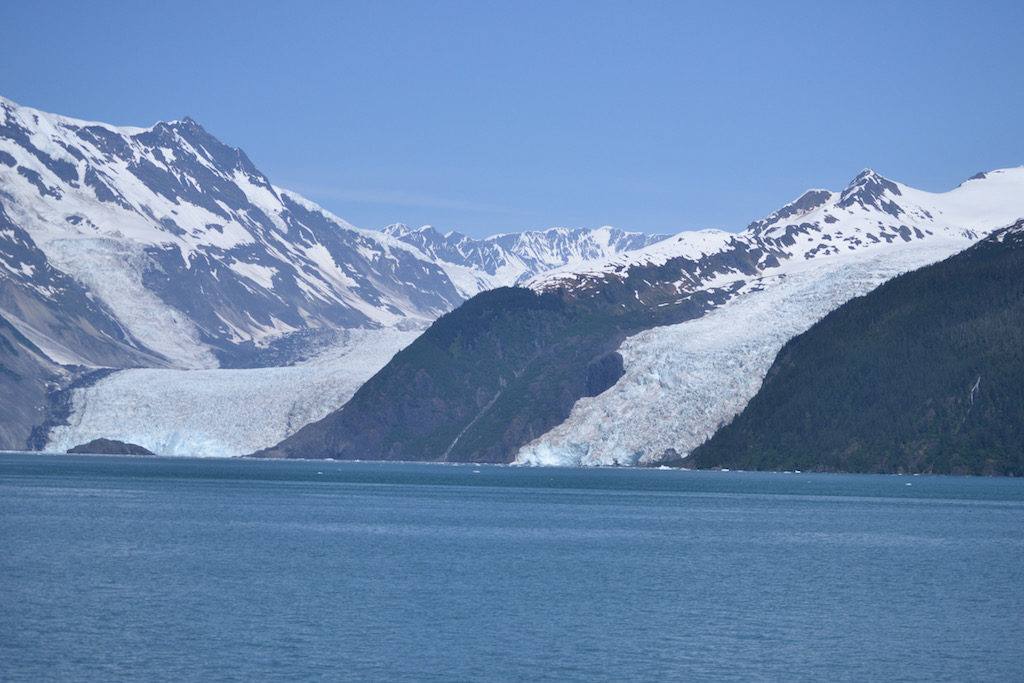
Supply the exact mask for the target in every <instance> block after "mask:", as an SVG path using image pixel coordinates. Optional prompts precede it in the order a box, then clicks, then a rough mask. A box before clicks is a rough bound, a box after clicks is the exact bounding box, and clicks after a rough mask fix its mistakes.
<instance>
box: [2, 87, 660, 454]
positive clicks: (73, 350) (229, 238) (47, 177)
mask: <svg viewBox="0 0 1024 683" xmlns="http://www.w3.org/2000/svg"><path fill="white" fill-rule="evenodd" d="M427 234H428V231H425V230H420V231H408V230H406V231H402V230H398V229H396V228H392V229H390V230H389V231H388V232H386V233H385V232H380V231H375V230H363V229H359V228H356V227H354V226H352V225H350V224H348V223H346V222H345V221H343V220H342V219H340V218H338V217H336V216H334V215H332V214H330V213H329V212H327V211H325V210H324V209H322V208H320V207H319V206H317V205H315V204H313V203H312V202H310V201H308V200H306V199H304V198H302V197H301V196H299V195H297V194H295V193H292V192H289V191H287V190H283V189H281V188H280V187H277V186H275V185H273V184H272V183H271V182H270V181H269V180H268V179H267V177H266V176H265V175H264V174H263V173H261V172H260V171H259V170H258V169H257V168H256V167H255V165H254V164H253V163H252V162H251V161H250V160H249V159H248V157H247V156H246V155H245V153H244V152H242V151H241V150H240V149H236V148H232V147H228V146H226V145H224V144H223V143H221V142H220V141H218V140H217V139H216V138H214V137H213V136H211V135H210V134H209V133H207V132H206V131H205V130H204V129H203V128H202V127H201V126H200V125H199V124H198V123H196V122H195V121H193V120H191V119H189V118H185V119H184V120H182V121H176V122H171V123H158V124H156V125H155V126H152V127H151V128H132V127H115V126H111V125H108V124H104V123H95V122H89V121H80V120H76V119H72V118H68V117H64V116H59V115H55V114H48V113H45V112H41V111H37V110H35V109H30V108H28V107H21V106H19V105H17V104H15V103H13V102H11V101H9V100H6V99H3V98H0V318H2V320H3V321H6V323H8V324H9V325H10V326H11V328H12V329H13V330H14V331H16V332H17V333H18V334H19V335H23V337H24V340H25V343H27V344H30V345H32V347H33V348H34V349H35V350H34V351H32V352H33V353H35V352H36V351H38V352H39V353H41V354H42V355H43V356H44V357H45V358H46V359H48V361H50V362H53V363H57V364H61V365H64V366H75V367H78V368H84V369H90V368H115V369H117V368H153V369H161V372H162V373H165V374H158V375H156V376H153V375H138V376H132V375H131V374H130V373H131V372H134V371H127V374H124V373H117V374H115V375H113V376H109V377H106V378H105V379H103V380H102V381H101V382H99V384H97V385H96V386H94V387H91V388H89V389H86V388H85V387H82V388H80V389H78V390H76V391H75V392H74V397H73V398H74V400H73V401H72V402H71V411H72V412H71V414H70V415H69V416H68V417H69V419H71V420H72V422H75V421H78V422H79V423H81V424H82V425H86V424H93V423H91V422H90V420H91V418H89V417H87V416H88V415H94V414H95V412H96V411H95V410H94V409H95V408H96V407H97V406H96V403H95V402H96V401H108V403H109V405H116V406H119V408H118V412H119V415H118V416H117V418H116V419H115V418H113V417H112V418H111V419H110V421H109V422H114V423H117V424H140V425H143V426H145V425H150V426H152V425H155V424H158V423H161V421H159V420H156V421H155V420H153V419H152V412H147V410H143V409H142V408H138V409H137V410H136V411H135V412H133V409H132V408H131V407H130V406H128V405H126V404H125V400H123V396H124V387H125V386H132V387H133V389H132V391H131V392H130V395H131V396H132V397H133V398H134V403H133V405H135V406H161V405H164V406H166V403H165V402H163V401H162V400H161V394H167V393H168V392H169V394H170V395H175V396H178V395H180V396H187V395H188V394H187V391H185V390H184V389H183V390H181V391H178V390H172V389H171V387H172V386H174V387H196V386H198V385H196V383H195V380H196V378H197V376H190V375H188V374H180V375H177V376H175V375H173V372H174V371H175V370H183V371H192V370H198V369H203V370H214V369H218V368H221V369H223V368H251V367H271V368H272V367H273V366H281V365H293V364H296V363H298V364H300V365H302V364H303V363H305V362H308V361H309V360H310V359H316V358H318V359H321V360H322V359H325V358H327V359H331V360H330V361H329V362H328V361H325V362H328V364H329V365H330V366H331V369H330V370H329V372H328V375H329V376H330V377H332V378H334V381H335V382H336V383H338V386H339V387H344V388H345V390H343V391H342V390H338V391H334V390H328V389H325V390H324V392H323V394H322V398H323V400H324V401H328V402H327V403H325V404H324V405H323V406H317V405H309V406H306V405H305V402H303V408H301V409H297V408H296V407H295V405H293V404H294V400H293V399H292V398H290V397H288V396H286V394H288V393H289V392H293V391H295V386H294V381H296V380H295V377H298V376H300V375H301V374H302V373H301V372H299V371H294V372H291V373H288V372H278V373H275V372H269V373H267V376H266V377H263V376H259V377H257V376H256V375H258V374H259V373H258V372H255V373H249V374H248V375H245V377H247V378H248V379H246V380H243V379H240V376H235V375H216V374H212V375H208V376H205V379H204V382H203V385H202V386H203V390H202V391H196V392H193V393H194V396H193V398H192V399H191V400H190V401H188V407H189V410H195V411H196V413H195V415H196V418H197V419H199V420H200V421H201V420H203V419H208V418H209V416H211V415H218V416H219V415H222V414H223V410H224V409H226V408H225V406H236V407H237V409H238V410H239V411H240V412H239V414H238V415H235V416H229V417H228V419H229V420H233V421H234V422H233V423H237V424H242V423H243V422H244V421H245V418H246V410H245V406H244V405H243V404H242V403H240V402H239V401H237V400H235V399H237V398H238V397H239V396H242V395H245V394H246V392H245V391H241V390H240V387H242V386H243V385H246V384H247V383H248V384H249V385H251V386H260V387H261V390H260V401H261V405H264V404H266V405H270V404H272V406H271V407H267V408H266V409H265V411H264V412H266V411H270V412H273V413H274V417H273V418H272V419H270V420H269V423H272V424H279V425H283V426H282V427H281V429H283V430H287V429H294V428H295V423H296V421H297V420H299V416H302V415H306V416H308V419H314V418H315V417H316V416H318V415H319V414H322V413H323V412H324V411H327V410H330V409H332V408H334V407H337V406H336V404H335V403H333V401H337V400H343V399H344V398H345V397H346V396H347V395H348V394H350V393H351V391H354V386H358V382H361V381H362V380H363V379H365V378H366V377H367V376H369V375H370V374H372V373H373V372H374V371H375V370H376V369H377V368H378V367H379V366H380V365H383V364H384V363H385V362H386V361H387V360H388V358H389V357H390V354H391V353H393V352H394V351H395V350H397V349H398V348H400V347H401V345H403V344H404V343H406V342H407V341H409V340H410V339H411V338H413V337H414V332H415V331H416V330H420V329H423V328H424V327H426V326H427V325H429V324H430V322H431V321H433V320H434V319H435V318H436V317H437V316H438V315H440V314H442V313H444V312H445V311H448V310H451V309H452V308H453V307H455V306H456V305H458V304H459V303H460V302H462V301H463V300H465V299H466V298H468V297H470V296H473V295H474V294H476V293H477V292H479V291H481V290H483V289H487V288H490V287H494V286H498V285H502V284H511V283H512V282H515V281H516V280H519V279H521V278H524V277H530V276H533V275H536V274H538V273H540V272H542V271H543V270H544V269H546V268H548V267H550V266H562V265H565V264H566V263H569V262H570V261H572V260H575V259H579V258H583V257H584V256H586V255H589V254H594V255H600V256H608V255H611V254H614V253H616V252H617V250H620V249H624V248H632V247H635V246H640V245H643V244H647V243H649V242H650V241H651V240H652V238H650V237H648V236H643V235H636V234H632V235H631V234H628V233H622V232H621V231H616V230H614V229H601V230H596V231H590V230H574V231H567V230H560V229H556V230H551V231H547V232H538V233H531V234H529V235H528V236H524V237H523V239H522V240H516V239H515V236H503V237H500V238H494V239H493V240H483V241H476V240H469V239H468V238H462V239H456V240H455V242H456V243H457V244H456V245H455V246H454V247H453V248H452V249H449V250H448V251H445V252H444V255H443V256H442V255H441V251H440V246H439V242H429V243H428V242H427V241H423V240H422V238H424V237H425V236H426V235H427ZM450 237H451V236H449V238H450ZM443 239H448V238H443ZM443 239H442V241H443ZM474 244H476V246H473V245H474ZM421 247H422V248H421ZM460 250H461V252H460ZM462 252H464V253H462ZM355 330H366V331H373V330H378V331H380V332H381V334H369V333H367V334H349V331H355ZM20 338H21V337H19V339H20ZM19 343H20V342H19ZM361 344H366V345H368V346H367V348H365V349H361V348H359V347H360V345H361ZM332 349H333V350H332ZM353 354H354V355H353ZM342 357H346V358H347V359H348V360H345V361H344V362H342V361H341V360H339V359H340V358H342ZM346 368H350V369H351V371H348V370H346ZM81 372H82V370H77V371H75V373H72V374H70V375H67V376H66V377H65V380H68V381H70V378H71V377H72V376H73V375H76V374H81ZM346 372H347V373H348V374H345V373H346ZM339 373H341V374H339ZM43 374H44V373H42V371H40V376H39V378H38V380H39V382H42V381H43V379H42V376H43ZM51 374H52V373H51ZM342 374H344V377H342ZM49 376H50V375H49V374H47V377H49ZM156 377H159V380H157V379H156ZM250 380H251V381H250ZM47 381H49V380H47ZM275 382H283V383H284V384H282V385H280V387H279V389H278V390H275V389H274V387H275V386H277V385H276V384H275ZM353 385H354V386H353ZM104 386H109V387H111V390H112V391H116V392H121V393H118V394H117V396H118V397H121V398H119V399H118V400H111V397H110V396H106V395H104V394H103V393H102V391H103V389H102V387H104ZM213 387H219V389H218V390H212V389H211V388H213ZM218 391H219V392H220V393H218ZM346 391H347V392H348V394H346ZM147 392H148V393H147ZM275 395H279V397H278V398H271V397H273V396H275ZM318 395H320V394H318ZM90 397H95V400H94V399H93V398H90ZM7 400H13V399H7ZM308 400H309V401H314V402H315V399H313V398H309V399H308ZM90 402H91V403H93V406H92V408H87V407H86V404H87V403H90ZM214 407H217V408H218V410H213V408H214ZM275 411H276V412H275ZM136 413H137V414H136ZM19 414H20V413H19ZM33 414H34V413H33ZM189 414H191V413H189ZM64 426H65V427H66V426H68V425H64ZM112 426H113V425H111V424H108V423H107V421H105V419H104V418H102V417H101V418H99V420H98V423H97V424H96V426H95V429H96V430H97V431H98V432H111V431H112ZM22 427H24V425H22ZM249 429H250V432H251V433H252V434H260V433H264V434H266V433H267V432H266V431H265V430H261V428H253V427H252V425H251V424H250V427H249ZM24 431H25V430H24V429H21V431H20V432H19V433H24ZM83 431H88V429H86V428H85V427H84V426H83ZM65 432H66V430H65ZM133 433H135V434H136V435H138V434H137V433H136V432H133ZM208 433H213V434H217V435H218V436H217V437H212V436H211V437H209V438H207V437H206V436H203V435H204V434H208ZM285 433H287V432H286V431H285V432H280V431H273V430H272V432H271V434H272V435H271V436H268V437H267V438H268V439H275V438H281V437H282V436H283V435H284V434H285ZM55 434H56V432H55ZM65 435H66V436H67V438H69V439H74V438H77V437H76V436H75V434H70V435H67V434H65ZM102 435H103V436H109V435H113V434H112V433H107V434H102ZM223 435H224V430H223V429H217V428H216V425H206V426H205V427H203V428H202V431H201V432H199V433H195V432H191V433H189V434H185V433H177V432H175V433H172V432H167V430H164V432H161V434H159V435H152V434H151V435H150V437H148V441H147V443H149V444H151V445H152V446H153V447H154V448H155V449H160V448H166V444H168V443H177V444H181V448H182V449H187V448H190V447H193V446H194V445H195V444H196V443H205V444H209V443H213V442H217V443H218V444H220V445H219V446H211V447H210V448H209V449H207V450H209V451H210V452H211V453H217V454H237V452H241V451H239V450H238V449H247V448H252V447H253V446H252V445H251V444H250V442H249V441H245V440H244V439H243V440H241V441H239V440H238V439H231V438H227V439H226V440H223V439H221V437H222V436H223ZM142 436H145V435H142ZM54 438H55V439H56V438H57V437H54ZM225 438H226V437H225ZM57 440H58V441H60V440H59V439H57ZM51 441H52V440H51ZM53 443H56V441H54V442H53ZM60 444H61V446H62V447H63V441H60ZM230 444H235V446H230ZM238 444H243V445H238ZM5 445H6V446H7V447H12V448H18V447H22V444H20V443H17V442H16V441H15V442H9V443H6V444H0V447H3V446H5ZM51 445H52V444H51ZM71 445H74V444H71ZM204 448H205V447H204Z"/></svg>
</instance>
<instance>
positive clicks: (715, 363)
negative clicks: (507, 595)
mask: <svg viewBox="0 0 1024 683" xmlns="http://www.w3.org/2000/svg"><path fill="white" fill-rule="evenodd" d="M969 245H970V241H969V240H967V239H934V240H927V241H922V242H912V243H908V244H902V245H898V244H897V245H889V246H887V247H876V248H872V249H864V250H860V251H857V252H850V253H844V254H840V255H837V256H832V257H824V258H820V259H815V260H812V261H799V262H796V263H794V264H786V265H783V266H782V267H780V268H777V269H771V270H770V271H768V272H766V274H765V275H764V276H763V277H760V278H756V279H752V280H751V281H750V282H749V283H748V284H747V286H746V287H745V288H744V290H743V291H742V292H741V293H740V294H738V295H737V296H736V297H735V298H733V299H732V300H730V301H729V302H728V303H726V304H724V305H723V306H721V307H719V308H718V309H716V310H714V311H712V312H710V313H708V314H707V315H705V316H703V317H702V318H698V319H696V320H690V321H687V322H684V323H680V324H678V325H671V326H666V327H657V328H652V329H649V330H646V331H644V332H641V333H640V334H637V335H635V336H633V337H630V338H629V339H627V340H626V341H625V343H623V345H622V346H621V348H620V349H619V352H620V353H621V354H622V356H623V360H624V365H625V375H624V376H623V377H622V378H621V379H620V380H619V381H618V382H617V383H616V384H615V385H614V386H613V387H611V388H610V389H608V390H607V391H605V392H604V393H602V394H600V395H599V396H595V397H591V398H583V399H581V400H580V401H578V402H577V403H576V405H575V406H574V407H573V410H572V413H571V415H570V416H569V418H568V419H567V420H566V421H565V422H564V423H562V424H561V425H559V426H558V427H556V428H554V429H552V430H551V431H549V432H548V433H547V434H545V435H544V436H542V437H540V438H538V439H536V440H534V441H532V442H531V443H529V444H527V445H526V446H524V447H523V448H522V449H521V450H520V451H519V453H518V455H517V457H516V463H517V464H522V465H557V466H580V465H582V466H595V465H613V464H620V465H634V464H638V463H640V464H642V463H644V462H649V461H651V460H653V459H656V458H657V457H659V456H660V455H661V454H662V453H663V452H664V451H665V450H666V449H669V448H673V449H675V450H676V451H677V452H678V453H679V454H680V455H686V454H688V453H689V452H690V451H691V450H693V449H694V448H696V447H697V446H699V445H700V444H701V443H702V442H703V441H704V440H705V439H707V438H709V437H710V436H711V435H712V434H714V432H715V431H717V429H718V428H719V427H720V426H722V425H724V424H726V423H728V422H730V421H731V420H732V419H733V418H734V417H735V416H736V415H737V414H739V412H740V411H742V410H743V408H744V406H746V404H747V402H748V401H749V400H750V399H751V398H752V397H753V396H754V394H755V393H757V390H758V389H759V388H760V386H761V382H762V380H763V378H764V376H765V374H767V372H768V369H769V368H770V367H771V364H772V362H773V361H774V359H775V356H776V355H777V354H778V352H779V350H780V349H781V348H782V346H783V344H785V342H786V341H788V340H789V339H790V338H792V337H794V336H796V335H797V334H800V333H801V332H804V331H806V330H807V329H808V328H809V327H810V326H811V325H813V324H814V323H815V322H816V321H817V320H819V319H820V318H821V317H823V316H824V315H825V314H827V313H829V312H830V311H832V310H833V309H835V308H836V307H838V306H839V305H841V304H842V303H844V302H846V301H848V300H849V299H851V298H853V297H855V296H861V295H863V294H866V293H867V292H869V291H871V290H872V289H874V288H875V287H877V286H878V285H880V284H881V283H883V282H885V281H886V280H889V279H891V278H892V277H895V276H896V275H899V274H901V273H903V272H907V271H910V270H913V269H916V268H920V267H922V266H925V265H928V264H930V263H934V262H937V261H940V260H942V259H944V258H946V257H948V256H950V255H952V254H954V253H956V252H958V251H960V250H962V249H964V248H965V247H967V246H969Z"/></svg>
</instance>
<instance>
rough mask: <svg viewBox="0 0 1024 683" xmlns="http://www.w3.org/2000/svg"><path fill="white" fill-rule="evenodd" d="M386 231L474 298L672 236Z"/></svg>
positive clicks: (605, 231)
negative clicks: (478, 237) (472, 235)
mask: <svg viewBox="0 0 1024 683" xmlns="http://www.w3.org/2000/svg"><path fill="white" fill-rule="evenodd" d="M384 232H385V233H386V234H388V235H391V236H393V237H397V238H398V239H400V240H402V241H403V242H405V243H407V244H411V245H413V246H415V247H417V248H418V249H419V250H420V251H422V252H423V253H424V254H426V255H427V256H429V257H431V258H432V259H434V261H435V262H437V263H438V264H440V265H441V266H442V267H443V268H445V270H446V271H447V272H448V275H449V276H450V277H451V278H452V280H453V281H454V282H456V283H457V285H460V286H461V289H462V290H463V291H464V292H466V293H467V294H468V295H470V296H471V295H472V294H476V293H477V292H480V291H483V290H486V289H494V288H495V287H503V286H507V285H513V284H519V283H520V282H522V281H524V280H527V279H529V278H530V277H532V276H535V275H538V274H540V273H544V272H547V271H550V270H552V269H555V268H570V269H571V268H577V267H579V266H581V265H582V264H584V263H587V262H589V261H595V260H601V259H606V258H609V257H611V256H613V255H615V254H619V253H621V252H625V251H632V250H635V249H640V248H642V247H645V246H648V245H651V244H655V243H657V242H660V241H661V240H663V239H666V238H667V237H669V235H648V234H644V233H637V232H625V231H623V230H619V229H618V228H613V227H609V226H605V227H602V228H598V229H597V230H588V229H585V228H550V229H549V230H543V231H531V232H521V233H510V234H504V235H495V236H493V237H488V238H486V239H482V240H476V239H472V238H470V237H467V236H465V235H463V234H461V233H458V232H449V233H446V234H444V235H442V234H441V233H439V232H438V231H437V230H435V229H434V228H433V227H431V226H429V225H428V226H424V227H422V228H419V229H418V230H413V229H412V228H409V227H408V226H406V225H402V224H400V223H399V224H395V225H390V226H388V227H387V228H385V229H384Z"/></svg>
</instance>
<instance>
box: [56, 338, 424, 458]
mask: <svg viewBox="0 0 1024 683" xmlns="http://www.w3.org/2000/svg"><path fill="white" fill-rule="evenodd" d="M419 333H420V330H406V331H400V330H394V329H390V330H349V331H347V332H346V333H345V334H346V338H345V340H344V341H343V342H342V343H341V344H339V345H337V346H335V347H332V348H330V349H328V350H327V351H326V352H324V353H323V354H321V355H320V356H319V357H317V358H315V359H313V360H311V361H309V362H307V363H304V364H302V365H296V366H293V367H278V368H255V369H246V370H223V369H221V370H192V371H183V370H160V369H140V370H122V371H120V372H116V373H114V374H112V375H110V376H109V377H106V378H105V379H103V380H101V381H100V382H98V383H97V384H95V385H94V386H92V387H88V388H86V389H79V390H76V391H75V393H74V396H73V398H72V406H73V407H72V413H71V416H70V418H69V420H68V422H69V423H70V424H68V425H65V426H60V427H56V428H54V429H53V430H52V431H51V432H50V435H49V442H48V443H47V445H46V448H45V449H44V450H46V451H50V452H61V453H62V452H64V451H66V450H67V449H69V448H71V447H73V446H76V445H78V444H82V443H86V442H88V441H92V440H93V439H97V438H107V439H117V440H119V441H125V442H128V443H134V444H138V445H140V446H143V447H145V448H148V449H149V450H151V451H153V452H154V453H158V454H160V455H179V456H193V457H229V456H238V455H244V454H246V453H252V452H254V451H257V450H259V449H261V448H266V447H268V446H272V445H274V444H276V443H278V442H280V441H281V440H283V439H284V438H285V437H287V436H289V435H290V434H292V433H294V432H295V431H296V430H298V429H299V428H300V427H302V426H304V425H306V424H308V423H310V422H313V421H316V420H319V419H321V418H323V417H325V416H326V415H327V414H328V413H330V412H331V411H333V410H335V409H337V408H339V407H341V406H342V405H343V404H344V403H345V402H346V401H347V400H348V399H349V398H351V396H352V394H354V393H355V391H356V389H358V388H359V386H360V385H361V384H362V383H363V382H365V381H366V380H367V379H369V378H370V377H371V376H372V375H373V374H374V373H375V372H377V370H379V369H380V368H381V367H383V366H384V365H385V364H386V363H387V362H388V361H389V360H390V359H391V357H392V356H393V355H394V354H395V353H397V352H398V351H399V350H400V349H402V348H403V347H404V346H406V345H407V344H409V343H410V342H412V340H413V339H415V338H416V337H417V336H418V335H419Z"/></svg>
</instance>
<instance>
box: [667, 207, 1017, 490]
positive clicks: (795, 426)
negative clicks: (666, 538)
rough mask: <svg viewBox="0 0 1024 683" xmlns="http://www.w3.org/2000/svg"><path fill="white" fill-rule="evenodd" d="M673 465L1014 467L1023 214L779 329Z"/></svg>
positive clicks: (888, 469) (952, 470) (1001, 471)
mask: <svg viewBox="0 0 1024 683" xmlns="http://www.w3.org/2000/svg"><path fill="white" fill-rule="evenodd" d="M687 466H690V467H702V468H706V467H729V468H739V469H762V470H765V469H767V470H793V469H800V470H824V471H840V472H882V473H894V472H907V473H911V472H925V473H939V474H975V475H982V474H985V475H993V474H995V475H1014V476H1021V475H1022V474H1024V222H1018V223H1017V224H1016V225H1015V226H1014V227H1011V228H1008V229H1006V230H1002V231H998V232H996V233H994V234H993V235H992V236H991V237H989V238H987V239H985V240H983V241H982V242H980V243H978V244H977V245H975V246H973V247H971V248H970V249H967V250H966V251H964V252H962V253H960V254H957V255H955V256H953V257H951V258H949V259H947V260H946V261H943V262H941V263H937V264H935V265H932V266H929V267H926V268H922V269H920V270H918V271H915V272H912V273H908V274H906V275H903V276H901V277H899V278H896V279H895V280H892V281H890V282H888V283H887V284H885V285H883V286H881V287H879V288H878V289H877V290H875V291H873V292H871V293H870V294H868V295H867V296H864V297H861V298H859V299H855V300H853V301H851V302H849V303H847V304H846V305H844V306H842V307H840V308H839V309H837V310H835V311H834V312H832V313H831V314H829V315H828V316H827V317H825V318H824V319H823V320H821V321H820V322H819V323H818V324H816V325H815V326H814V327H812V328H811V329H810V330H809V331H807V332H806V333H805V334H802V335H800V336H798V337H796V338H794V339H792V340H791V341H790V342H789V343H788V344H786V346H785V347H784V348H783V349H782V351H781V352H780V353H779V355H778V357H777V359H776V361H775V363H774V365H773V366H772V367H771V370H770V371H769V372H768V375H767V377H766V378H765V381H764V384H763V386H762V388H761V390H760V391H759V392H758V394H757V395H756V396H755V397H754V398H753V399H752V400H751V401H750V403H749V404H748V405H747V407H746V409H745V410H744V411H743V412H742V413H741V414H740V415H739V416H738V417H737V418H736V420H735V421H733V422H732V424H730V425H728V426H726V427H724V428H723V429H721V430H720V431H719V432H718V433H717V434H715V436H714V437H713V438H712V439H711V440H710V441H709V442H708V443H706V444H705V445H704V446H702V447H700V448H698V449H697V450H696V451H694V453H693V456H692V457H691V458H690V459H689V460H688V461H687Z"/></svg>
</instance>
